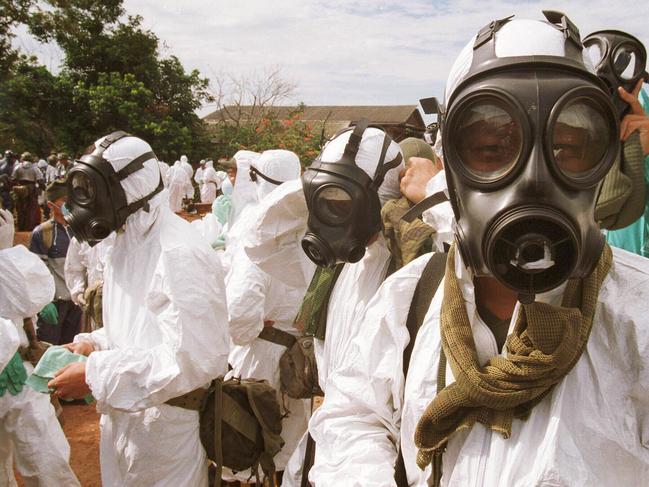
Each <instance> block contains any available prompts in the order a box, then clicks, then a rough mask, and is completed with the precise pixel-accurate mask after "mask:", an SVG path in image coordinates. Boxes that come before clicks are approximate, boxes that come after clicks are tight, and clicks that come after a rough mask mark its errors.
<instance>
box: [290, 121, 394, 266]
mask: <svg viewBox="0 0 649 487" xmlns="http://www.w3.org/2000/svg"><path fill="white" fill-rule="evenodd" d="M367 127H368V121H367V120H366V119H362V120H361V121H359V122H358V124H357V125H356V127H354V128H351V127H350V128H348V129H345V130H343V131H341V132H339V133H338V134H336V135H335V136H334V137H333V138H334V139H335V138H336V137H339V136H340V135H341V134H343V133H345V132H348V131H352V133H351V135H350V137H349V141H348V142H347V145H346V146H345V150H344V152H343V155H342V157H341V158H340V160H338V161H335V162H324V161H322V159H321V158H322V153H321V154H320V156H318V158H317V159H316V160H315V161H314V162H313V164H311V166H309V167H308V168H307V170H306V172H305V173H304V175H303V176H302V187H303V189H304V195H305V198H306V204H307V207H308V210H309V218H308V222H307V225H308V231H307V233H306V235H305V236H304V238H303V239H302V248H303V249H304V252H305V253H306V255H307V256H308V257H309V258H310V259H311V260H312V261H313V262H314V263H315V264H316V265H318V266H321V267H332V266H334V265H335V264H338V263H342V262H350V263H354V262H358V261H359V260H361V259H362V258H363V255H365V248H366V247H367V244H368V242H369V241H370V239H371V238H372V237H373V236H374V235H375V234H376V233H377V232H379V231H380V230H381V228H382V223H381V203H380V201H379V197H378V193H377V191H378V188H379V187H380V186H381V184H382V183H383V179H384V177H385V174H386V173H387V172H388V171H389V170H390V169H392V168H395V167H397V166H398V165H399V164H400V163H401V154H400V153H399V154H398V155H397V156H396V157H395V158H394V159H392V160H391V161H387V162H386V161H385V157H386V154H387V151H388V148H389V146H390V143H391V142H392V139H391V138H390V137H389V136H388V135H387V134H385V137H384V139H383V146H382V148H381V154H380V157H379V161H378V165H377V168H376V172H375V175H374V177H373V178H371V177H370V176H368V174H367V173H366V172H365V171H364V170H363V169H361V168H360V167H359V166H358V165H357V164H356V155H357V153H358V149H359V147H360V144H361V140H362V138H363V133H364V132H365V130H366V129H367ZM377 128H378V127H377ZM381 130H382V129H381Z"/></svg>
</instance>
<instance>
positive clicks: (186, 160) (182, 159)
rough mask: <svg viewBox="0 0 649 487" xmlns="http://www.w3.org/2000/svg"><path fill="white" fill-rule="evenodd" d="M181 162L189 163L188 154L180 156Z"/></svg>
mask: <svg viewBox="0 0 649 487" xmlns="http://www.w3.org/2000/svg"><path fill="white" fill-rule="evenodd" d="M180 162H181V163H182V164H189V160H188V159H187V156H186V155H182V156H180Z"/></svg>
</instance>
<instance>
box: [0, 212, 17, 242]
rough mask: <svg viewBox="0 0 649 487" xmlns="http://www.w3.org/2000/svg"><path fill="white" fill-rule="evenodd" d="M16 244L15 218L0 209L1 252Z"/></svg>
mask: <svg viewBox="0 0 649 487" xmlns="http://www.w3.org/2000/svg"><path fill="white" fill-rule="evenodd" d="M13 244H14V217H13V215H12V214H11V212H10V211H8V210H3V209H2V208H0V250H2V249H8V248H9V247H12V246H13Z"/></svg>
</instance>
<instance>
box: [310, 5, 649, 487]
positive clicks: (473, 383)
mask: <svg viewBox="0 0 649 487" xmlns="http://www.w3.org/2000/svg"><path fill="white" fill-rule="evenodd" d="M546 17H547V21H536V20H516V19H512V18H507V19H503V20H501V21H495V22H492V23H490V24H489V25H487V26H486V27H485V28H483V29H482V30H481V31H480V32H479V33H478V34H477V35H476V36H475V37H474V38H473V39H472V40H471V41H470V42H469V43H468V44H467V46H466V47H465V48H464V49H463V51H462V52H461V53H460V55H459V57H458V58H457V60H456V62H455V64H454V65H453V67H452V69H451V72H450V74H449V77H448V83H447V87H446V109H445V113H444V117H443V123H442V138H443V150H444V167H445V172H446V179H447V183H448V191H449V196H450V202H451V205H452V207H453V210H454V213H455V219H456V224H455V242H454V244H453V245H452V247H451V249H450V251H449V253H448V256H447V257H444V256H443V255H442V254H437V255H442V257H441V258H437V257H436V255H435V254H433V255H432V257H431V255H430V254H429V255H425V256H422V257H420V258H418V259H417V260H415V261H413V262H412V263H411V264H409V265H407V266H406V267H404V268H402V269H401V270H400V271H398V272H397V273H395V274H393V275H392V276H390V277H389V278H388V279H387V280H386V281H385V283H384V284H383V285H382V287H381V288H380V289H379V291H378V292H377V293H376V295H375V296H374V297H373V299H372V301H371V302H370V303H369V304H368V305H367V308H366V310H367V311H366V314H365V316H364V317H363V319H362V321H361V323H360V325H359V327H358V330H362V332H361V331H359V332H358V334H357V336H356V337H354V339H353V340H352V343H351V346H350V347H349V350H348V353H347V354H346V356H345V361H344V363H342V364H341V365H340V366H339V367H338V368H337V370H336V372H335V373H334V374H333V375H332V376H331V378H330V380H329V388H328V390H327V394H326V396H325V400H324V404H323V405H322V407H321V408H320V409H319V410H318V411H317V412H316V413H315V415H314V417H313V418H312V420H311V423H312V426H315V427H314V428H313V430H314V432H315V440H316V444H317V445H318V448H320V449H321V450H326V451H327V452H328V461H327V462H323V463H320V464H319V463H318V462H316V464H315V466H314V469H313V470H312V471H311V476H310V480H311V481H313V482H314V483H315V485H334V484H335V482H336V480H335V479H340V478H345V479H346V481H345V485H349V486H368V485H373V486H395V485H397V486H399V487H400V486H402V485H404V486H405V485H409V486H430V485H444V486H465V485H481V486H482V485H484V486H490V487H491V486H493V487H506V486H507V487H508V486H513V485H550V484H552V485H560V486H571V487H574V486H584V487H585V486H591V485H598V486H617V485H639V483H642V480H640V479H644V478H646V475H647V473H648V472H649V450H647V448H646V447H645V443H646V441H645V439H644V437H645V432H646V430H647V424H646V417H647V409H648V408H649V403H648V402H647V399H646V398H647V397H649V396H648V392H649V391H647V384H649V376H647V370H649V368H648V367H647V363H646V362H647V361H648V360H649V357H647V356H646V350H647V346H648V345H649V335H648V334H647V333H646V330H645V329H646V326H645V323H646V316H647V312H649V307H648V305H647V292H648V291H647V286H646V285H645V283H646V282H647V279H648V278H649V265H648V263H647V261H646V260H645V259H642V258H641V257H638V256H636V255H632V254H629V253H627V252H624V251H620V250H613V251H611V249H610V248H609V247H608V246H607V245H606V243H605V241H604V237H603V235H602V234H601V232H600V231H599V228H598V225H597V223H596V221H595V204H596V200H597V194H598V190H599V187H600V186H601V184H602V180H603V178H604V176H605V174H606V173H607V171H608V169H609V168H610V167H611V165H612V164H613V162H614V160H615V158H616V156H617V154H618V151H619V127H618V122H617V116H616V113H615V108H614V105H613V103H612V101H611V98H610V96H609V95H608V93H607V90H606V86H605V85H604V84H603V83H602V82H601V80H600V79H599V78H598V77H597V76H596V75H595V73H594V71H593V70H592V68H591V67H590V66H589V64H587V63H585V62H584V52H583V47H582V44H581V41H580V37H579V33H578V31H577V29H576V27H574V25H573V24H572V23H571V22H570V21H569V20H568V19H567V18H566V17H565V16H563V15H562V14H558V13H554V12H546ZM435 266H437V269H435ZM444 270H445V272H444ZM440 271H441V272H440ZM434 277H437V278H438V279H440V280H441V283H440V284H439V286H438V285H437V282H436V281H435V279H434ZM424 297H426V298H428V299H429V301H428V302H427V303H426V301H424V299H423V298H424ZM422 303H425V304H424V305H422ZM420 305H421V306H420ZM411 316H412V317H413V318H411ZM417 317H419V318H420V320H421V321H419V322H418V323H417V322H416V319H417ZM411 324H413V325H414V324H416V325H417V326H418V328H417V326H414V327H412V328H413V330H412V331H409V329H410V328H411ZM411 334H412V335H411ZM410 336H413V337H414V338H413V340H411V339H410ZM404 376H405V378H404ZM395 477H396V478H395ZM397 479H398V480H397Z"/></svg>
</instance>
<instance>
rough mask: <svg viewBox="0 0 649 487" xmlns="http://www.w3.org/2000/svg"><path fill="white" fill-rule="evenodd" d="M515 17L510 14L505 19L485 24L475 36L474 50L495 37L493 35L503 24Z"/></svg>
mask: <svg viewBox="0 0 649 487" xmlns="http://www.w3.org/2000/svg"><path fill="white" fill-rule="evenodd" d="M513 18H514V16H513V15H510V16H509V17H505V18H504V19H500V20H492V21H491V22H489V24H488V25H485V26H484V27H483V28H482V29H480V32H478V35H477V36H476V38H475V43H474V44H473V50H474V51H475V50H476V49H478V48H479V47H480V46H482V45H483V44H486V43H487V42H489V41H490V40H491V39H493V37H494V36H495V35H496V32H498V31H499V30H500V28H501V27H502V26H503V25H505V24H506V23H507V22H509V21H510V20H511V19H513Z"/></svg>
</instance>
